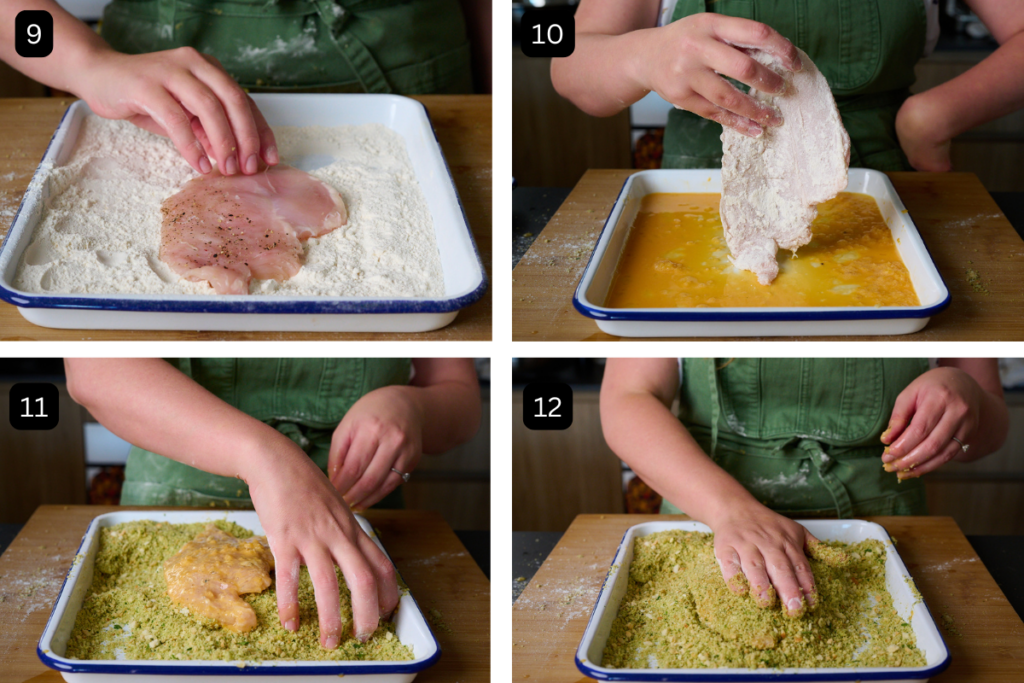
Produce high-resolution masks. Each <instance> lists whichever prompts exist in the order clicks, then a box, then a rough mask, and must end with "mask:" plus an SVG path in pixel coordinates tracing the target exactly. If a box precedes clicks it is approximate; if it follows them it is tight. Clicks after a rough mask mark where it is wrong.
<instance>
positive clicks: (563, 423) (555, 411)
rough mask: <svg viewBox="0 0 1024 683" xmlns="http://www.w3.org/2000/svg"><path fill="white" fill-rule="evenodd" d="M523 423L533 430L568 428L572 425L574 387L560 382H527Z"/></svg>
mask: <svg viewBox="0 0 1024 683" xmlns="http://www.w3.org/2000/svg"><path fill="white" fill-rule="evenodd" d="M523 424H524V425H526V428H527V429H532V430H549V429H568V428H569V426H570V425H572V387H570V386H569V385H568V384H562V383H560V382H533V383H531V384H527V385H526V387H525V388H524V389H523Z"/></svg>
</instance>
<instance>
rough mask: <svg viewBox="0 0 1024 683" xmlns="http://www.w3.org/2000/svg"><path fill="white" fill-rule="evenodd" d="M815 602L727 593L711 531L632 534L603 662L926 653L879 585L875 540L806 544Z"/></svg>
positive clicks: (861, 658)
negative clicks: (803, 606) (785, 607)
mask: <svg viewBox="0 0 1024 683" xmlns="http://www.w3.org/2000/svg"><path fill="white" fill-rule="evenodd" d="M810 552H811V557H810V558H809V561H810V565H811V569H812V571H813V572H814V580H815V587H816V590H817V601H816V604H815V605H814V606H813V607H810V608H808V609H807V610H805V612H804V613H803V614H802V615H801V616H798V617H788V616H786V615H784V613H783V612H782V609H781V607H780V606H779V605H778V604H777V603H776V604H775V605H774V606H772V607H768V608H762V607H758V606H757V605H756V604H755V602H754V599H753V598H752V597H751V596H750V595H749V594H747V595H737V594H735V593H733V592H732V591H731V590H730V589H729V587H728V586H727V585H726V583H725V581H723V580H722V574H721V571H720V570H719V568H718V564H717V562H716V560H715V556H714V536H713V534H707V533H702V532H689V531H663V532H659V533H654V534H650V535H649V536H645V537H643V538H637V539H636V540H635V541H634V544H633V562H632V563H631V564H630V567H629V583H628V586H627V588H626V594H625V595H624V596H623V598H622V602H621V604H620V606H619V612H618V614H617V615H616V617H615V621H614V622H613V624H612V629H611V634H610V635H609V637H608V642H607V645H606V647H605V650H604V655H603V661H602V665H603V666H605V667H608V668H622V669H648V668H661V669H694V668H717V667H735V668H751V669H760V668H789V667H793V668H815V667H916V666H924V665H925V658H924V655H923V653H922V652H921V650H920V649H919V648H918V647H917V642H916V638H915V635H914V630H913V628H912V627H911V625H910V624H909V623H907V622H906V621H904V620H903V619H902V618H901V617H900V616H899V615H898V614H897V613H896V610H895V608H894V607H893V604H892V596H891V595H890V594H889V591H888V590H887V589H886V584H885V552H886V551H885V547H884V545H883V544H882V543H881V542H880V541H877V540H872V539H869V540H865V541H861V542H859V543H856V544H846V543H838V542H835V543H822V544H820V545H818V546H817V547H815V548H813V549H810Z"/></svg>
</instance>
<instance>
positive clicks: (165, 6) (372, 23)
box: [102, 0, 473, 94]
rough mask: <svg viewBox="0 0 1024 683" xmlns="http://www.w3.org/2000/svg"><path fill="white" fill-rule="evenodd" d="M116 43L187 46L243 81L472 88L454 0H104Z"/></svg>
mask: <svg viewBox="0 0 1024 683" xmlns="http://www.w3.org/2000/svg"><path fill="white" fill-rule="evenodd" d="M102 35H103V37H104V38H105V39H106V40H107V42H109V43H110V45H111V46H112V47H113V48H114V49H115V50H118V51H120V52H126V53H129V54H140V53H143V52H155V51H158V50H168V49H171V48H176V47H182V46H185V45H191V46H192V47H194V48H196V49H197V50H199V51H200V52H203V53H206V54H210V55H213V56H214V57H216V58H217V59H219V60H220V62H221V64H223V65H224V68H225V69H226V70H227V72H228V73H229V74H231V76H232V77H233V78H234V79H235V80H236V81H237V82H238V83H239V85H241V86H242V87H244V88H247V89H250V90H290V91H295V90H302V91H307V92H308V91H316V92H370V93H402V94H422V93H455V92H467V93H468V92H472V90H473V86H472V73H471V69H470V51H469V41H468V39H467V38H466V26H465V21H464V20H463V17H462V11H461V8H460V7H459V3H458V0H113V2H111V3H110V4H109V5H107V7H106V9H105V10H104V12H103V24H102Z"/></svg>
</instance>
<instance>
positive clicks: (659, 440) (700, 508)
mask: <svg viewBox="0 0 1024 683" xmlns="http://www.w3.org/2000/svg"><path fill="white" fill-rule="evenodd" d="M601 424H602V425H603V426H604V435H605V440H606V441H607V442H608V445H609V446H610V447H611V449H612V450H613V451H614V452H615V453H616V455H618V456H619V457H620V458H621V459H622V460H623V461H625V462H626V463H628V464H629V466H630V467H632V468H633V471H634V472H636V473H637V475H639V476H640V478H641V479H643V480H644V482H645V483H646V484H647V485H648V486H650V487H651V488H653V489H654V490H655V491H657V492H658V493H660V494H661V495H662V496H663V497H665V498H666V499H667V500H669V501H670V502H672V503H674V504H675V505H676V506H678V507H679V508H680V509H682V510H683V511H685V512H686V513H687V514H688V515H690V516H691V517H693V518H694V519H697V520H700V521H702V522H704V523H706V524H708V525H709V526H714V525H715V522H716V521H717V520H720V519H722V518H724V517H726V516H727V515H728V514H729V513H731V512H733V511H735V510H736V509H737V508H739V507H742V506H744V505H746V504H752V503H754V504H756V500H755V499H754V497H753V496H751V495H750V493H749V492H748V491H747V490H746V489H745V488H743V486H742V485H741V484H740V483H739V482H738V481H736V480H735V479H733V478H732V477H731V476H730V475H729V474H728V473H727V472H726V471H725V470H723V469H722V468H721V467H719V466H718V465H716V464H715V463H714V462H713V461H712V460H711V458H709V457H708V456H707V455H706V454H705V453H704V452H703V451H702V450H701V448H700V446H699V445H698V444H697V442H696V441H695V440H694V439H693V437H692V436H691V435H690V433H689V432H688V431H687V430H686V428H685V427H683V425H682V424H681V423H680V422H679V420H678V419H676V418H675V417H674V416H673V415H672V413H671V411H670V410H669V409H668V408H666V406H665V405H664V404H663V403H662V402H661V401H659V400H658V398H656V397H655V396H654V395H652V394H650V393H645V392H622V393H615V394H609V395H602V397H601Z"/></svg>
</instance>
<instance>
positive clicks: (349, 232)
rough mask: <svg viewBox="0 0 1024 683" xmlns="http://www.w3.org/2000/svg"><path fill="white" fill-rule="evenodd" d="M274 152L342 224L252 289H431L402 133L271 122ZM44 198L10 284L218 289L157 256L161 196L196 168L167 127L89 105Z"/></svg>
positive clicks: (425, 225) (428, 246)
mask: <svg viewBox="0 0 1024 683" xmlns="http://www.w3.org/2000/svg"><path fill="white" fill-rule="evenodd" d="M274 135H275V136H276V138H277V143H278V149H279V151H280V155H281V160H282V161H283V162H284V163H290V164H293V165H294V164H296V163H297V162H299V165H300V167H301V166H304V165H305V166H306V167H307V168H309V166H308V164H303V163H301V162H302V161H303V160H306V161H309V160H313V161H317V160H319V161H322V162H323V163H325V165H324V166H322V167H321V168H318V169H315V170H310V173H311V174H312V175H314V176H316V177H317V178H319V179H320V180H322V181H324V182H325V183H327V184H328V185H330V186H331V187H333V188H334V189H335V190H337V191H338V192H339V193H341V196H342V197H343V198H344V200H345V204H346V206H347V207H348V212H349V220H348V224H347V225H345V226H343V227H341V228H339V229H337V230H335V231H334V232H332V233H329V234H327V235H325V236H323V237H321V238H319V239H316V238H314V239H310V240H309V241H308V242H307V243H306V263H305V265H304V266H303V267H302V270H301V271H300V272H299V273H298V275H296V276H295V277H293V278H291V279H290V280H286V281H284V282H276V281H274V280H253V281H252V284H251V287H250V292H251V293H252V294H267V295H278V296H337V297H438V296H442V295H443V294H444V276H443V273H442V270H441V260H440V255H439V254H438V249H437V241H436V238H435V235H434V224H433V219H432V217H431V215H430V210H429V208H428V207H427V202H426V197H425V196H424V195H423V191H422V189H421V188H420V186H419V183H418V182H417V180H416V176H415V173H414V172H413V168H412V163H411V161H410V160H409V154H408V152H407V150H406V147H405V141H404V140H403V139H402V137H401V136H400V135H399V134H398V133H396V132H394V131H392V130H390V129H389V128H386V127H385V126H383V125H380V124H366V125H361V126H337V127H322V126H309V127H275V128H274ZM45 172H46V177H45V182H43V183H41V185H42V186H43V187H46V186H48V187H49V199H48V200H47V201H46V203H45V206H44V208H43V213H42V218H41V219H40V221H39V223H38V225H37V226H36V228H35V231H34V235H33V239H32V242H31V244H30V245H29V246H28V248H27V249H26V250H25V253H24V254H23V256H22V261H21V263H20V264H19V267H18V272H17V275H16V276H15V280H14V286H15V287H16V288H17V289H20V290H23V291H27V292H37V293H48V294H58V293H76V294H115V293H117V294H165V295H183V294H185V295H187V294H208V295H212V294H214V291H213V288H212V287H210V286H209V285H208V284H207V283H205V282H201V283H197V282H189V281H187V280H184V279H182V278H180V277H179V276H178V275H177V274H176V273H174V272H173V271H172V270H171V269H170V268H169V267H168V266H167V265H166V264H164V263H163V262H162V261H160V258H159V252H160V223H161V214H160V204H161V203H162V202H163V201H164V200H165V199H166V198H167V197H169V196H171V195H172V194H174V193H175V192H177V191H178V189H179V188H180V187H181V186H182V185H183V184H185V183H186V182H187V181H188V180H190V179H191V178H194V177H195V176H196V175H197V174H196V173H195V172H194V171H193V170H192V169H191V167H189V165H188V164H187V163H186V162H185V161H184V160H183V159H182V158H181V156H180V155H179V154H178V152H177V151H176V150H175V149H174V147H173V146H172V145H171V143H170V141H169V140H167V139H166V138H162V137H159V136H157V135H153V134H152V133H148V132H146V131H143V130H141V129H139V128H136V127H135V126H133V125H131V124H129V123H127V122H124V121H109V120H106V119H102V118H100V117H98V116H95V115H89V116H86V117H85V119H84V121H83V123H82V130H81V131H80V133H79V136H78V144H77V146H76V149H75V150H74V152H73V153H72V155H71V157H70V159H69V160H68V161H67V162H66V163H65V164H62V165H59V166H54V167H52V168H50V169H45Z"/></svg>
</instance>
